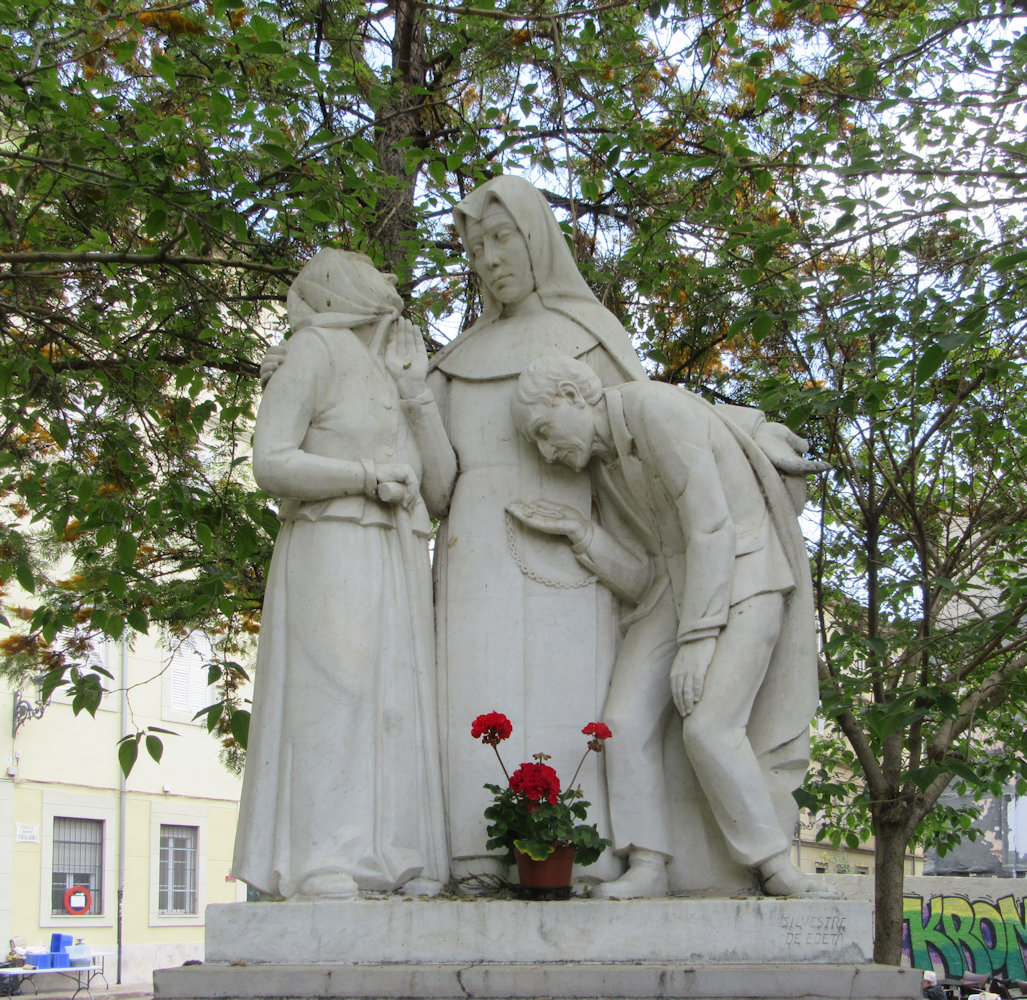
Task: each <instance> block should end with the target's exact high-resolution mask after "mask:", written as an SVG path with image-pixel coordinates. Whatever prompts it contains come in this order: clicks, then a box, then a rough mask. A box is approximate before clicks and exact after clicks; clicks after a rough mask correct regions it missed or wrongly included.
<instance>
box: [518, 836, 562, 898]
mask: <svg viewBox="0 0 1027 1000" xmlns="http://www.w3.org/2000/svg"><path fill="white" fill-rule="evenodd" d="M573 867H574V847H573V846H570V847H554V848H553V851H552V853H551V854H550V855H549V857H547V858H545V859H544V860H543V861H535V860H534V859H533V858H529V857H528V855H527V854H524V853H522V852H521V851H517V875H518V877H519V880H520V886H519V888H518V892H517V895H518V896H520V897H521V899H570V898H571V869H572V868H573Z"/></svg>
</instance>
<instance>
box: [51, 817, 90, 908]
mask: <svg viewBox="0 0 1027 1000" xmlns="http://www.w3.org/2000/svg"><path fill="white" fill-rule="evenodd" d="M50 884H51V893H50V896H51V899H50V912H51V916H55V917H56V916H62V917H63V916H67V910H65V908H64V895H65V893H66V892H67V891H68V890H69V889H70V888H71V887H72V886H84V887H85V888H86V889H88V890H89V894H90V896H92V902H91V904H90V907H89V910H88V911H87V912H88V913H90V914H99V913H103V820H102V819H73V818H71V817H68V816H54V820H53V869H52V876H51V883H50Z"/></svg>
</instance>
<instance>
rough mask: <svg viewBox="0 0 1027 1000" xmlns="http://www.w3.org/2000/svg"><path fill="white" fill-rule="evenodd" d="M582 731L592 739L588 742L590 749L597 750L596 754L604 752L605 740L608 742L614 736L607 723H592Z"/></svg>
mask: <svg viewBox="0 0 1027 1000" xmlns="http://www.w3.org/2000/svg"><path fill="white" fill-rule="evenodd" d="M581 731H582V732H583V733H584V734H585V735H586V736H591V737H592V739H590V740H589V741H588V749H589V750H595V752H596V753H602V752H603V740H608V739H609V738H610V737H611V736H612V735H613V733H611V732H610V727H609V726H608V725H607V724H606V723H605V722H590V723H589V724H588V725H587V726H585V728H584V729H582V730H581Z"/></svg>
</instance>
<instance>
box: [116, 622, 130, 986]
mask: <svg viewBox="0 0 1027 1000" xmlns="http://www.w3.org/2000/svg"><path fill="white" fill-rule="evenodd" d="M127 720H128V644H127V643H126V642H125V640H124V639H122V640H121V735H122V736H126V735H127V733H126V732H125V723H126V721H127ZM118 775H119V785H118V985H119V986H120V985H121V955H122V948H123V945H124V939H125V937H124V932H125V920H124V918H125V825H126V824H125V772H124V771H123V770H121V768H120V767H119V768H118Z"/></svg>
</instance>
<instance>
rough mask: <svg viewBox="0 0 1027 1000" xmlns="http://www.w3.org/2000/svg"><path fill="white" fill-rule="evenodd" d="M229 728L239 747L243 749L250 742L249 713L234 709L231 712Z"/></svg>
mask: <svg viewBox="0 0 1027 1000" xmlns="http://www.w3.org/2000/svg"><path fill="white" fill-rule="evenodd" d="M230 728H231V730H232V735H233V736H234V737H235V738H236V740H238V742H239V746H241V747H243V748H244V749H245V748H246V746H247V745H248V744H249V740H250V713H249V712H247V711H246V710H245V709H241V708H237V709H235V711H233V712H232V718H231V720H230Z"/></svg>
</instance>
